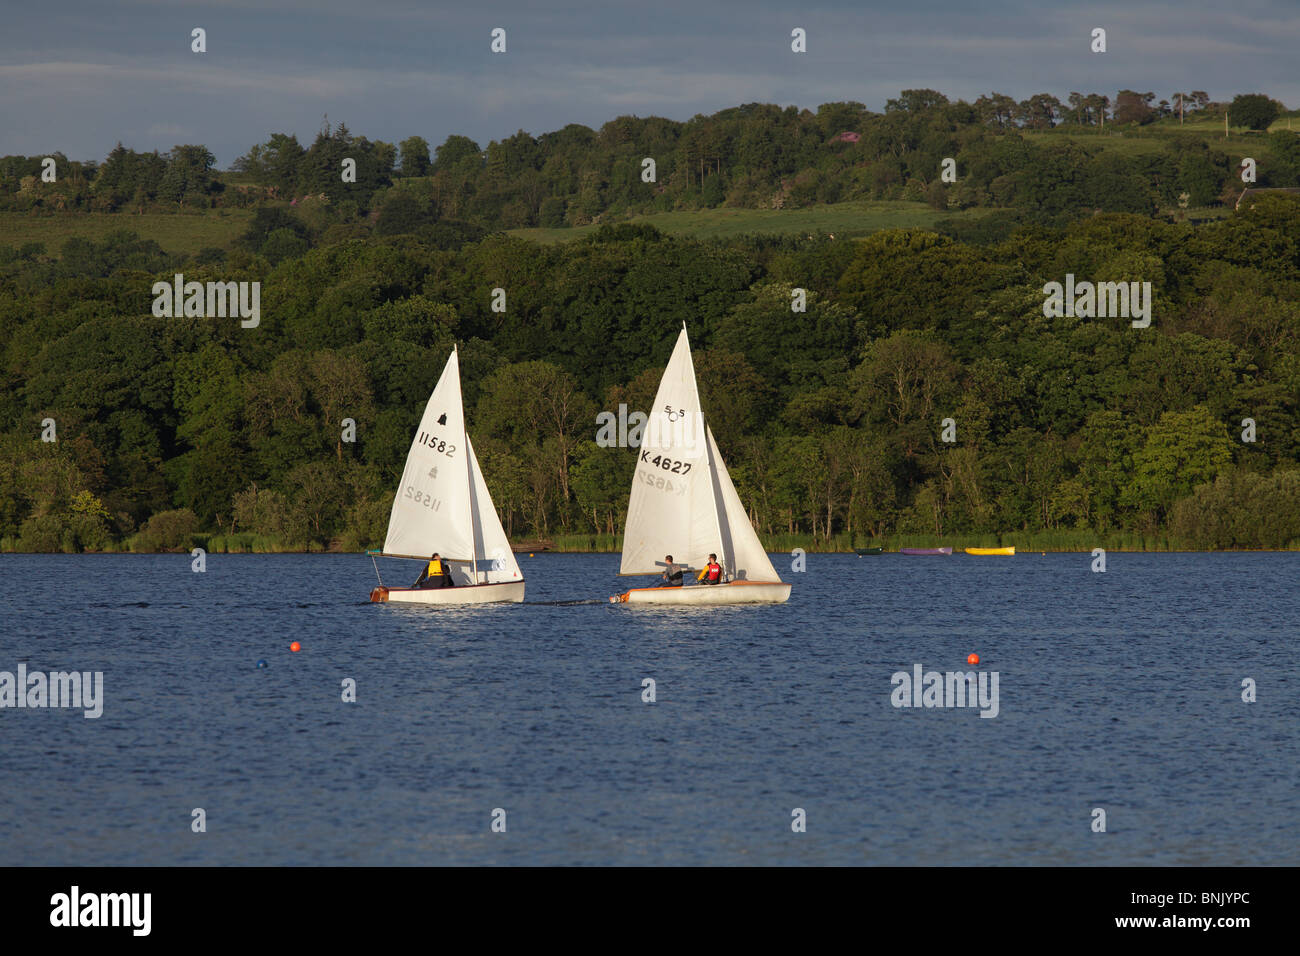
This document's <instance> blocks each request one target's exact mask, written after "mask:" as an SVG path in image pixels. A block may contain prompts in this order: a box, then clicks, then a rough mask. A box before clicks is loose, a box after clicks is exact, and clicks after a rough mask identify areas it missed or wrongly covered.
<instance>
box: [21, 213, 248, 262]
mask: <svg viewBox="0 0 1300 956" xmlns="http://www.w3.org/2000/svg"><path fill="white" fill-rule="evenodd" d="M252 218H253V210H251V209H213V210H207V211H205V212H202V213H158V212H147V213H145V214H144V215H139V216H138V215H133V214H131V213H87V214H84V215H77V214H70V213H60V214H59V215H56V216H28V215H26V214H24V213H18V212H0V246H5V245H7V246H21V245H24V244H26V243H29V242H43V243H45V251H46V252H47V253H48V254H50V255H57V254H58V251H59V249H60V247H61V246H62V245H63V243H64V241H65V240H67V239H71V238H73V237H79V238H83V239H92V240H96V241H98V240H101V239H103V238H104V236H106V235H108V234H109V233H110V232H114V231H116V230H119V229H125V230H128V231H130V232H134V233H135V234H136V235H138V236H139V237H140V238H142V239H154V240H156V241H157V242H158V245H160V246H162V247H163V248H164V249H165V250H167V251H168V252H180V253H185V254H187V255H190V254H193V253H196V252H198V251H199V250H200V249H203V248H206V247H208V246H219V247H221V248H226V247H228V246H229V245H230V244H231V243H232V242H233V241H234V240H235V238H236V237H238V236H239V235H240V234H241V233H242V232H243V231H244V230H245V229H246V228H247V226H248V223H249V221H250V220H251V219H252Z"/></svg>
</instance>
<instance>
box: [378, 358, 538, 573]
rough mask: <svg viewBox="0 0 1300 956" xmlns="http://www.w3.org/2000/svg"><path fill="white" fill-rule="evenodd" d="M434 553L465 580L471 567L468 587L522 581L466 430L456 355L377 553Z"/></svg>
mask: <svg viewBox="0 0 1300 956" xmlns="http://www.w3.org/2000/svg"><path fill="white" fill-rule="evenodd" d="M435 551H436V552H438V553H439V554H440V555H441V556H442V557H443V558H445V559H447V560H449V561H454V562H464V563H465V564H467V565H469V567H468V568H467V569H466V570H467V571H470V572H471V573H472V571H473V569H474V568H475V567H476V568H477V580H473V579H471V583H474V584H486V583H493V582H497V581H518V580H520V578H521V575H520V573H519V565H518V564H517V563H516V562H515V558H514V554H513V553H512V552H511V551H510V544H509V542H508V541H507V540H506V535H505V531H504V530H503V529H502V528H501V520H500V519H499V518H498V517H497V513H496V509H495V508H494V507H493V506H492V496H491V495H490V494H488V489H487V485H486V483H485V482H484V481H483V473H482V470H481V469H480V468H479V464H478V460H477V459H476V458H475V457H474V448H473V446H472V445H471V444H470V442H469V435H468V434H467V433H466V431H465V411H464V407H463V405H462V402H461V392H460V364H459V361H458V359H457V356H456V351H455V349H453V350H452V353H451V356H450V357H449V358H448V359H447V365H446V367H445V368H444V369H443V370H442V376H441V377H440V378H439V379H438V384H437V385H436V386H435V387H434V389H433V394H432V395H430V396H429V403H428V405H426V406H425V408H424V415H423V416H421V418H420V427H419V428H418V429H417V430H416V433H415V439H414V440H413V441H412V442H411V450H410V451H409V452H408V453H407V456H406V467H405V468H404V469H403V470H402V482H401V484H400V485H399V486H398V488H397V496H396V497H395V498H394V499H393V510H392V512H391V514H390V515H389V517H388V535H387V537H385V539H384V551H383V553H384V554H391V555H403V556H407V557H423V556H426V555H429V554H432V553H433V552H435Z"/></svg>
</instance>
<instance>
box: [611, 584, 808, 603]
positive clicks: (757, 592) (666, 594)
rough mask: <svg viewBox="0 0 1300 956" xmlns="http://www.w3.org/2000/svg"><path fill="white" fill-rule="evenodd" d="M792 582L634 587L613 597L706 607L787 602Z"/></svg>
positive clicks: (644, 601)
mask: <svg viewBox="0 0 1300 956" xmlns="http://www.w3.org/2000/svg"><path fill="white" fill-rule="evenodd" d="M789 599H790V585H789V584H786V583H785V582H783V581H729V582H728V583H726V584H696V585H692V586H690V587H668V588H633V589H632V590H630V591H626V592H624V593H623V594H616V595H614V596H613V597H611V598H610V599H609V600H610V603H611V604H670V605H677V606H682V607H706V606H711V605H719V604H784V603H785V602H786V601H788V600H789Z"/></svg>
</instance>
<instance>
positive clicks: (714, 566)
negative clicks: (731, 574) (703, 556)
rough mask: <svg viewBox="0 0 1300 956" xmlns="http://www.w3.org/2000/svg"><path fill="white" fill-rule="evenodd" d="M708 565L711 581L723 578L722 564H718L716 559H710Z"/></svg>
mask: <svg viewBox="0 0 1300 956" xmlns="http://www.w3.org/2000/svg"><path fill="white" fill-rule="evenodd" d="M706 567H707V570H708V579H709V581H711V582H716V581H719V580H721V578H722V566H721V565H720V564H718V563H717V562H716V561H710V562H709V563H708V565H707V566H706Z"/></svg>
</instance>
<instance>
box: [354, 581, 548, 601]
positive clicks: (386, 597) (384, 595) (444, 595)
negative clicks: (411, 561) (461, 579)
mask: <svg viewBox="0 0 1300 956" xmlns="http://www.w3.org/2000/svg"><path fill="white" fill-rule="evenodd" d="M370 600H371V601H372V602H373V603H376V604H380V603H383V602H388V603H390V604H441V605H457V604H497V603H502V602H505V603H510V604H520V603H522V602H523V600H524V582H523V581H502V582H499V583H497V584H467V585H464V586H463V587H454V588H386V587H377V588H375V589H374V590H372V591H371V592H370Z"/></svg>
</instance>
